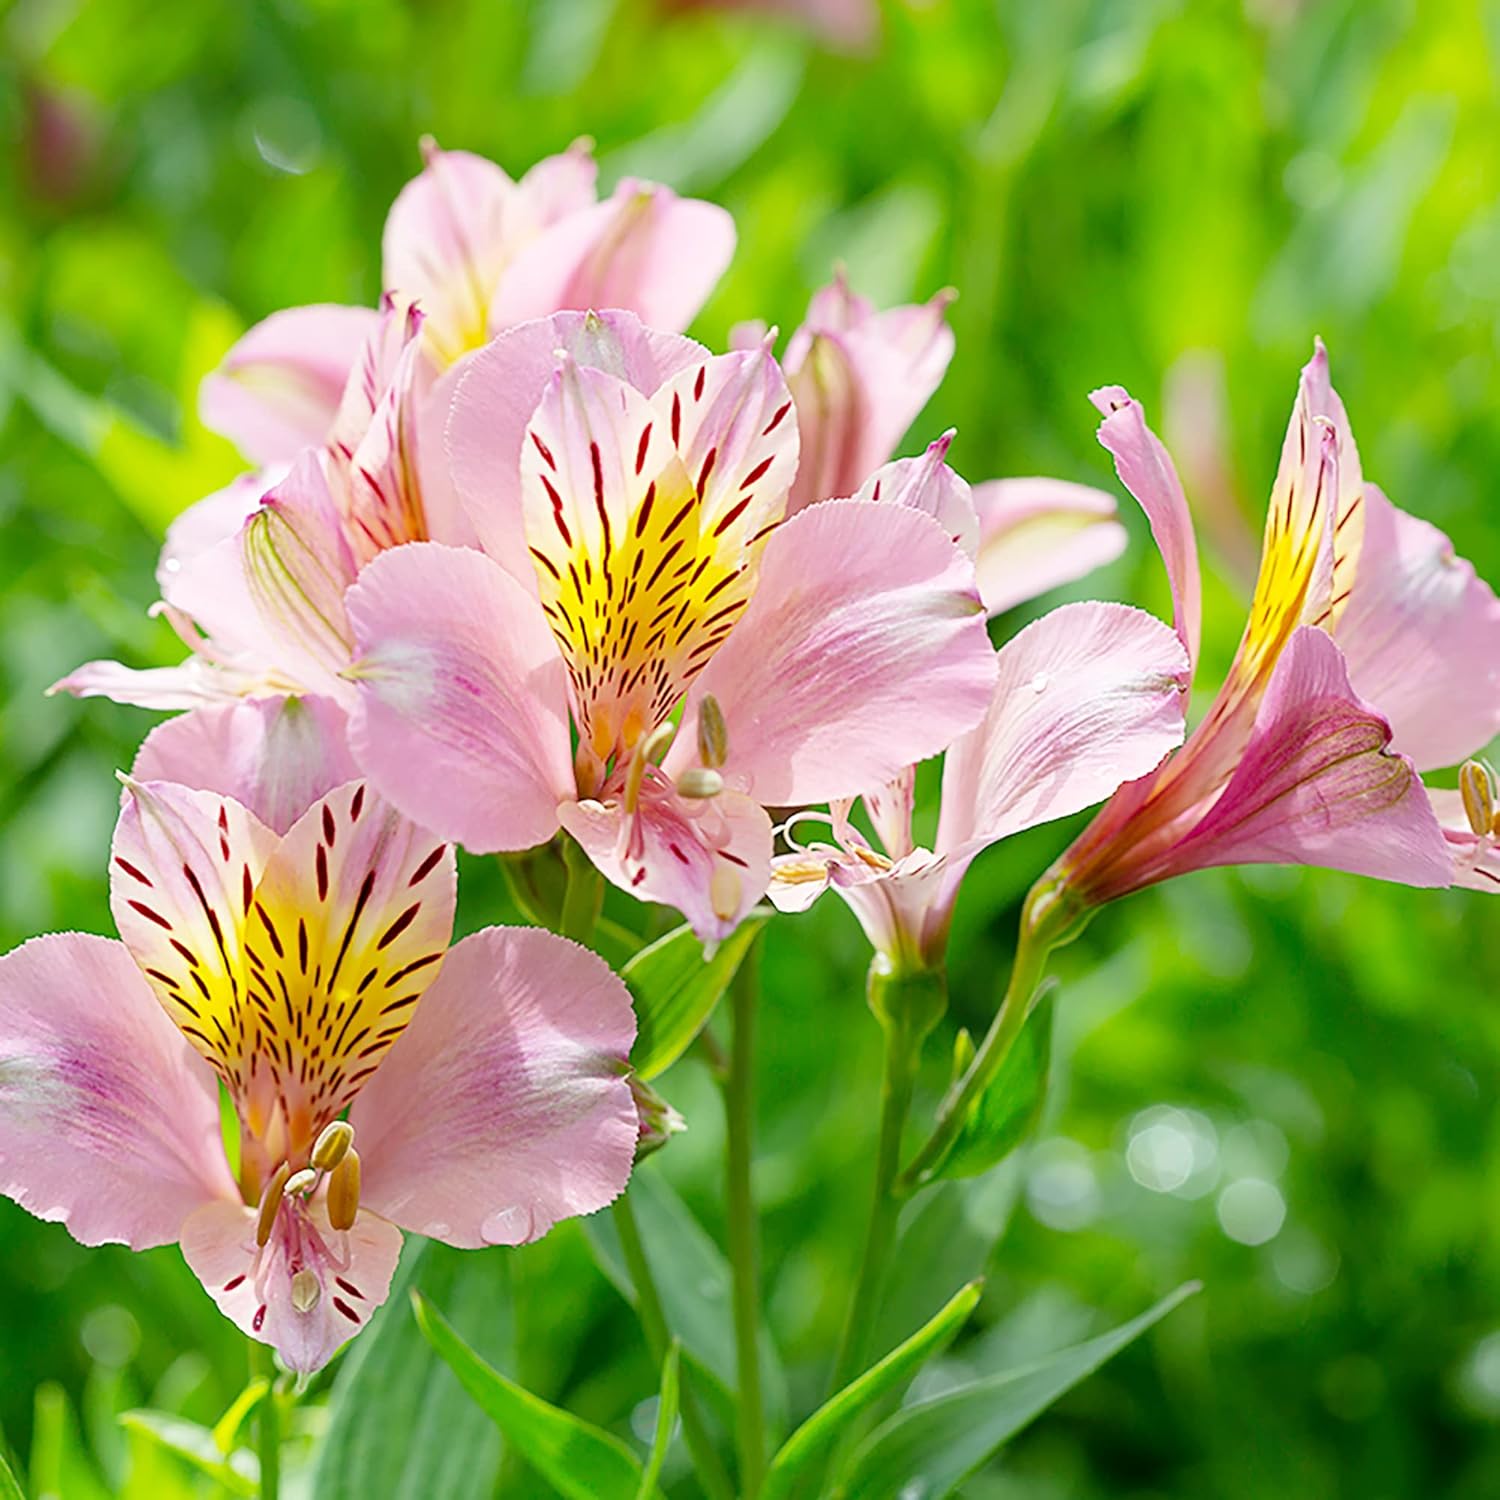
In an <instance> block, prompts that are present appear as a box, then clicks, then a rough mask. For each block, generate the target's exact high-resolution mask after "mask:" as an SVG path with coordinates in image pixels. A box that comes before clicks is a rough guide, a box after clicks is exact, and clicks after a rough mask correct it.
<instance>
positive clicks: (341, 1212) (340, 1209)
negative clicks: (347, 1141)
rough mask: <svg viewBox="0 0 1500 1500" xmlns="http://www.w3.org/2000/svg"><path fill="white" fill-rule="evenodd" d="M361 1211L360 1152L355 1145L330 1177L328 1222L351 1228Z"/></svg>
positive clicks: (334, 1225)
mask: <svg viewBox="0 0 1500 1500" xmlns="http://www.w3.org/2000/svg"><path fill="white" fill-rule="evenodd" d="M358 1213H359V1152H358V1151H356V1150H355V1149H354V1147H353V1146H351V1147H349V1149H348V1150H347V1151H346V1152H345V1153H344V1159H343V1160H342V1161H341V1162H340V1163H339V1164H338V1166H336V1167H335V1168H334V1169H333V1174H332V1176H330V1177H329V1179H328V1222H329V1223H330V1224H332V1225H333V1227H334V1228H335V1229H350V1228H352V1227H353V1225H354V1220H355V1216H356V1215H357V1214H358Z"/></svg>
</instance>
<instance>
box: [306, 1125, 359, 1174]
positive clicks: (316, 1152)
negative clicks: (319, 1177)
mask: <svg viewBox="0 0 1500 1500" xmlns="http://www.w3.org/2000/svg"><path fill="white" fill-rule="evenodd" d="M353 1144H354V1127H353V1126H352V1125H351V1124H350V1123H349V1122H348V1121H347V1120H330V1121H329V1122H328V1124H326V1125H325V1126H324V1127H323V1129H322V1131H321V1132H320V1133H319V1135H318V1138H317V1140H316V1141H314V1142H313V1148H312V1154H311V1156H309V1158H308V1160H309V1161H310V1162H311V1164H312V1165H313V1166H314V1167H315V1168H317V1170H318V1171H320V1172H331V1171H333V1169H334V1168H335V1167H336V1166H338V1164H339V1163H340V1162H341V1161H343V1159H344V1156H345V1154H346V1153H347V1152H348V1150H349V1148H350V1146H352V1145H353Z"/></svg>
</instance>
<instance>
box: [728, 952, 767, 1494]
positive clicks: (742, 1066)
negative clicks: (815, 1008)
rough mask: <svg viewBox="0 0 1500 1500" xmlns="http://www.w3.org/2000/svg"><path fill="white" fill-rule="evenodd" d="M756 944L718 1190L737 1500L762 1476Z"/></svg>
mask: <svg viewBox="0 0 1500 1500" xmlns="http://www.w3.org/2000/svg"><path fill="white" fill-rule="evenodd" d="M758 958H759V953H758V944H752V945H751V947H750V951H749V952H748V953H746V955H745V958H744V961H743V962H742V963H741V964H740V967H739V971H738V972H737V973H736V974H735V976H734V980H733V981H732V983H731V984H730V987H729V1001H730V1006H729V1010H730V1022H731V1026H732V1030H733V1038H732V1041H731V1043H730V1053H729V1073H728V1076H727V1077H726V1078H725V1080H724V1113H725V1117H726V1120H727V1123H728V1150H727V1153H726V1163H725V1166H726V1184H727V1197H728V1207H729V1264H730V1268H731V1270H732V1272H733V1280H734V1338H735V1361H736V1367H737V1373H738V1395H739V1399H738V1401H737V1402H736V1404H735V1440H736V1448H737V1451H738V1453H739V1466H740V1494H741V1495H742V1496H743V1497H744V1500H754V1497H755V1496H756V1495H758V1494H759V1493H760V1487H761V1483H762V1481H763V1480H764V1478H765V1471H766V1447H765V1444H766V1424H765V1408H764V1404H763V1401H762V1398H761V1389H760V1246H759V1236H758V1233H757V1226H756V1219H755V1200H754V1197H753V1196H752V1194H751V1189H750V1155H751V1142H752V1135H753V1124H754V1108H755V1004H756V988H757V977H758V970H759V967H760V965H759V962H758Z"/></svg>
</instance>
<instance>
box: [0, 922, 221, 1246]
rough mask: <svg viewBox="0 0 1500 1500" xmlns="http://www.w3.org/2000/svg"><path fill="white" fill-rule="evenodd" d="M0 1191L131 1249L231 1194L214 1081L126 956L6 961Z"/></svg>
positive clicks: (61, 941) (169, 1237) (107, 951)
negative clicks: (201, 1206)
mask: <svg viewBox="0 0 1500 1500" xmlns="http://www.w3.org/2000/svg"><path fill="white" fill-rule="evenodd" d="M0 1192H3V1193H4V1194H5V1195H6V1196H7V1197H9V1198H14V1199H15V1201H16V1202H17V1203H19V1204H20V1205H21V1206H22V1207H23V1208H26V1209H29V1210H30V1211H31V1212H32V1213H34V1214H36V1215H38V1217H40V1218H43V1219H50V1220H61V1221H62V1222H63V1223H65V1224H66V1225H67V1226H68V1230H69V1232H70V1233H71V1234H72V1235H73V1237H74V1238H75V1239H77V1240H81V1241H82V1242H83V1243H84V1244H85V1245H99V1244H104V1243H106V1242H118V1243H122V1244H127V1245H129V1246H130V1247H131V1248H132V1249H134V1250H144V1249H147V1248H148V1247H149V1246H152V1245H164V1244H169V1243H170V1242H171V1241H173V1240H175V1239H176V1238H177V1237H178V1233H179V1231H180V1230H181V1227H182V1222H183V1220H184V1219H185V1218H186V1217H187V1216H188V1215H189V1214H190V1213H192V1211H193V1210H194V1209H196V1208H198V1207H199V1206H200V1205H201V1204H204V1203H207V1202H209V1201H210V1200H212V1199H215V1198H237V1196H238V1195H237V1193H236V1191H235V1186H234V1181H233V1179H232V1178H231V1177H230V1175H229V1167H228V1164H227V1163H226V1161H225V1159H224V1147H223V1145H222V1142H221V1139H220V1135H219V1091H218V1086H217V1084H216V1083H215V1082H214V1077H213V1074H212V1073H210V1072H209V1070H208V1068H207V1067H206V1066H204V1064H203V1063H202V1062H201V1061H200V1060H199V1059H198V1058H197V1057H196V1056H194V1054H193V1052H192V1050H191V1049H190V1048H189V1047H188V1045H187V1043H186V1042H185V1041H183V1039H182V1037H181V1036H180V1035H179V1034H178V1032H177V1029H176V1028H175V1027H174V1026H173V1025H172V1023H171V1022H170V1021H169V1020H168V1019H167V1018H166V1016H165V1015H163V1014H162V1011H161V1007H160V1006H159V1005H158V1004H157V1003H156V998H155V996H153V995H152V993H151V990H150V989H149V988H148V986H147V984H146V981H145V980H144V979H142V978H141V974H140V971H139V970H138V969H137V968H136V966H135V964H134V962H133V961H132V960H131V957H130V955H129V953H127V952H126V950H125V948H124V946H123V944H120V943H117V942H114V941H112V940H110V939H108V938H101V937H84V936H82V935H80V934H78V933H64V934H60V935H54V936H51V937H41V938H35V939H33V940H32V941H31V942H29V943H26V944H24V945H23V946H22V947H20V948H17V949H16V950H15V951H14V952H13V953H9V954H7V955H6V956H5V957H4V958H0Z"/></svg>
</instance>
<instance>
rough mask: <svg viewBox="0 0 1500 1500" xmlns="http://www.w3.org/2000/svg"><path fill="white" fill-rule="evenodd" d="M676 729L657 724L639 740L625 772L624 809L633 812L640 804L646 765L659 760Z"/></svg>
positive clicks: (667, 725) (669, 725) (668, 725)
mask: <svg viewBox="0 0 1500 1500" xmlns="http://www.w3.org/2000/svg"><path fill="white" fill-rule="evenodd" d="M676 732H677V731H676V729H675V728H673V726H672V725H671V724H658V725H657V726H656V728H655V729H653V730H652V731H651V733H650V734H648V735H646V736H645V737H644V738H643V739H641V740H639V741H638V742H637V744H636V747H635V752H634V753H633V754H632V755H631V757H630V768H629V770H627V771H626V773H625V797H624V803H625V811H626V812H627V813H633V812H634V811H635V810H636V808H637V807H638V806H639V805H640V800H641V782H642V781H643V780H644V779H645V775H646V767H647V766H649V765H652V764H653V763H655V762H656V761H658V760H660V759H661V757H662V756H663V755H665V754H666V752H667V746H668V745H670V744H671V743H672V736H673V735H674V734H676Z"/></svg>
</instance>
